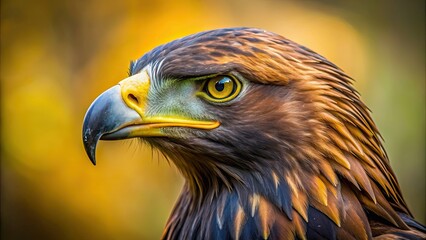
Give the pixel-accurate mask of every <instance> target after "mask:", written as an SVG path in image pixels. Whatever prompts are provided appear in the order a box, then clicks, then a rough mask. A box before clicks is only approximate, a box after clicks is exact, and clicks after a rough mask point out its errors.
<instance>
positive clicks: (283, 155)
mask: <svg viewBox="0 0 426 240" xmlns="http://www.w3.org/2000/svg"><path fill="white" fill-rule="evenodd" d="M352 81H353V80H352V79H351V78H350V77H349V76H348V75H346V74H345V73H344V72H343V71H342V70H341V69H339V68H338V67H337V66H336V65H334V64H333V63H331V62H329V61H328V60H326V59H325V58H323V57H322V56H320V55H318V54H317V53H315V52H313V51H311V50H309V49H307V48H305V47H303V46H300V45H298V44H296V43H294V42H292V41H290V40H288V39H286V38H284V37H281V36H279V35H277V34H274V33H271V32H267V31H264V30H260V29H252V28H229V29H218V30H213V31H207V32H202V33H198V34H195V35H191V36H188V37H185V38H181V39H178V40H176V41H173V42H170V43H167V44H165V45H162V46H159V47H157V48H155V49H153V50H152V51H151V52H149V53H147V54H145V55H144V56H143V57H141V58H140V59H138V60H136V61H134V62H133V63H132V64H131V67H130V76H129V78H128V79H125V80H123V81H121V82H120V83H119V85H118V86H115V87H113V88H111V89H109V90H107V91H106V92H105V93H103V94H102V95H101V96H100V97H98V99H97V100H95V102H94V103H93V104H92V106H91V107H90V109H89V110H88V112H87V114H86V117H85V121H84V126H83V140H84V144H85V147H86V151H87V153H88V155H89V157H90V159H91V160H92V161H93V162H94V163H95V148H96V144H97V142H98V140H100V139H105V140H114V139H125V138H133V137H138V138H141V139H143V140H144V142H146V143H148V144H149V145H151V146H152V147H154V148H157V149H159V150H160V151H162V152H163V153H164V154H165V155H166V156H167V157H168V158H169V159H171V160H172V161H173V163H174V164H175V165H176V166H177V168H178V169H179V170H180V171H181V173H182V175H183V176H184V178H185V180H186V184H185V186H184V187H183V190H182V193H181V195H180V197H179V199H178V200H177V203H176V205H175V208H174V210H173V211H172V214H171V216H170V218H169V220H168V222H167V224H166V227H165V230H164V234H163V239H373V238H374V239H425V238H426V234H425V227H424V226H423V225H422V224H420V223H418V222H416V221H415V220H414V218H413V216H412V214H411V213H410V211H409V210H408V207H407V205H406V203H405V201H404V199H403V197H402V194H401V190H400V188H399V185H398V182H397V179H396V176H395V174H394V173H393V171H392V169H391V167H390V163H389V160H388V157H387V155H386V152H385V150H384V148H383V145H382V142H381V137H380V134H379V132H378V130H377V128H376V125H375V124H374V122H373V120H372V118H371V116H370V113H369V111H368V109H367V107H366V106H365V105H364V103H363V102H362V101H361V99H360V96H359V94H358V92H357V91H356V90H355V89H354V88H353V86H352ZM396 161H397V160H396Z"/></svg>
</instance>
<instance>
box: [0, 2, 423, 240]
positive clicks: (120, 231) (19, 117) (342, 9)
mask: <svg viewBox="0 0 426 240" xmlns="http://www.w3.org/2000/svg"><path fill="white" fill-rule="evenodd" d="M332 2H333V1H327V0H321V1H314V0H312V1H309V0H300V1H296V0H295V1H278V0H265V1H260V0H259V1H255V0H215V1H213V0H179V1H166V0H158V1H152V0H143V1H142V0H121V1H101V0H86V1H71V0H66V1H55V0H36V1H28V0H2V1H1V29H0V30H1V32H0V37H1V48H0V50H1V51H0V54H1V59H0V70H1V72H0V73H1V75H0V77H1V78H0V79H1V98H0V99H1V237H2V239H158V238H159V237H160V236H161V233H162V229H163V227H164V224H165V221H166V220H167V217H168V214H169V212H170V211H171V208H172V206H173V204H174V202H175V200H176V198H177V196H178V194H179V191H180V188H181V186H182V184H183V179H182V178H181V176H180V175H179V172H178V171H177V170H176V169H175V167H174V166H173V165H169V164H168V163H167V161H165V160H164V159H163V157H162V156H161V154H160V153H158V152H157V151H156V150H151V149H150V148H148V147H147V146H144V145H143V144H141V143H140V142H139V141H137V140H126V141H116V142H101V143H100V144H99V147H98V150H97V159H98V165H97V166H96V167H94V166H92V165H91V163H90V161H89V160H88V158H87V157H86V155H85V152H84V149H83V145H82V140H81V126H82V120H83V117H84V114H85V111H86V110H87V108H88V106H89V105H90V103H91V102H92V101H93V100H94V99H95V97H96V96H97V95H99V94H100V93H101V92H102V91H104V90H105V89H107V88H109V87H111V86H112V85H114V84H116V83H117V82H118V81H120V80H121V79H123V78H125V77H126V75H127V70H128V66H129V63H130V61H131V60H133V59H137V58H139V57H140V56H142V55H143V54H144V53H145V52H147V51H149V50H150V49H152V48H153V47H155V46H158V45H160V44H163V43H166V42H168V41H171V40H173V39H176V38H179V37H183V36H185V35H188V34H191V33H195V32H199V31H202V30H208V29H214V28H222V27H232V26H252V27H259V28H264V29H267V30H270V31H273V32H276V33H279V34H281V35H283V36H286V37H287V38H290V39H292V40H294V41H296V42H298V43H301V44H303V45H305V46H307V47H309V48H311V49H313V50H314V51H316V52H318V53H320V54H322V55H323V56H325V57H326V58H328V59H329V60H331V61H332V62H334V63H335V64H337V65H338V66H340V67H341V68H343V69H344V70H345V71H346V72H347V73H348V74H349V75H350V76H352V77H353V78H354V79H355V80H356V81H357V82H356V88H357V89H358V90H359V91H360V93H361V95H362V98H363V100H364V101H365V102H366V104H367V105H368V106H369V107H370V109H371V110H372V112H373V113H372V114H373V118H374V120H375V121H376V123H377V125H378V127H379V129H380V131H381V133H382V135H383V137H384V139H385V147H386V149H387V151H388V154H389V156H390V160H391V164H392V166H393V168H394V170H395V172H396V174H397V176H398V179H399V182H400V184H401V187H402V190H403V193H404V195H405V198H406V200H407V202H408V205H409V206H410V208H411V209H412V211H413V213H414V215H415V216H416V217H417V219H418V220H420V221H421V222H423V223H425V213H426V210H425V202H426V200H425V111H426V110H425V102H426V101H425V96H426V95H425V29H424V24H425V13H424V9H425V1H423V0H412V1H390V0H389V1H387V0H377V1H350V0H348V1H340V2H339V3H332Z"/></svg>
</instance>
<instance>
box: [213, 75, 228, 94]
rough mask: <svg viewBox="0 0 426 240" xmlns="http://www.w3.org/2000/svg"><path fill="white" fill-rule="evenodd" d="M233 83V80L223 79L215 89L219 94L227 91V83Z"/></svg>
mask: <svg viewBox="0 0 426 240" xmlns="http://www.w3.org/2000/svg"><path fill="white" fill-rule="evenodd" d="M229 82H231V80H230V79H229V78H226V77H225V78H222V79H220V80H219V81H218V82H217V83H216V84H215V86H214V87H215V88H216V90H217V91H218V92H222V91H223V90H224V89H225V85H226V84H227V83H229Z"/></svg>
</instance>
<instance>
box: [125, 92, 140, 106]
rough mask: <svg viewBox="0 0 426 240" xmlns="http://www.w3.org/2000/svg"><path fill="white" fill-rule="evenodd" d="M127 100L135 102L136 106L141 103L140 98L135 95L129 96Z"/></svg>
mask: <svg viewBox="0 0 426 240" xmlns="http://www.w3.org/2000/svg"><path fill="white" fill-rule="evenodd" d="M127 98H128V99H129V100H130V102H133V103H135V104H138V103H139V100H138V98H137V97H136V96H135V95H133V94H131V93H130V94H129V95H127Z"/></svg>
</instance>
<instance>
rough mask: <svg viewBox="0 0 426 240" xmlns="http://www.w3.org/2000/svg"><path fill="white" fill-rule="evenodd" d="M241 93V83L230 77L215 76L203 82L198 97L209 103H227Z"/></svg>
mask: <svg viewBox="0 0 426 240" xmlns="http://www.w3.org/2000/svg"><path fill="white" fill-rule="evenodd" d="M240 91H241V82H240V81H238V80H237V79H235V78H234V77H231V76H223V75H221V76H216V77H213V78H209V79H207V80H205V82H204V83H203V88H202V91H201V92H199V95H200V96H202V97H204V98H205V99H207V100H209V101H211V102H218V103H222V102H228V101H230V100H232V99H234V98H235V97H236V96H238V94H239V93H240Z"/></svg>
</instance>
